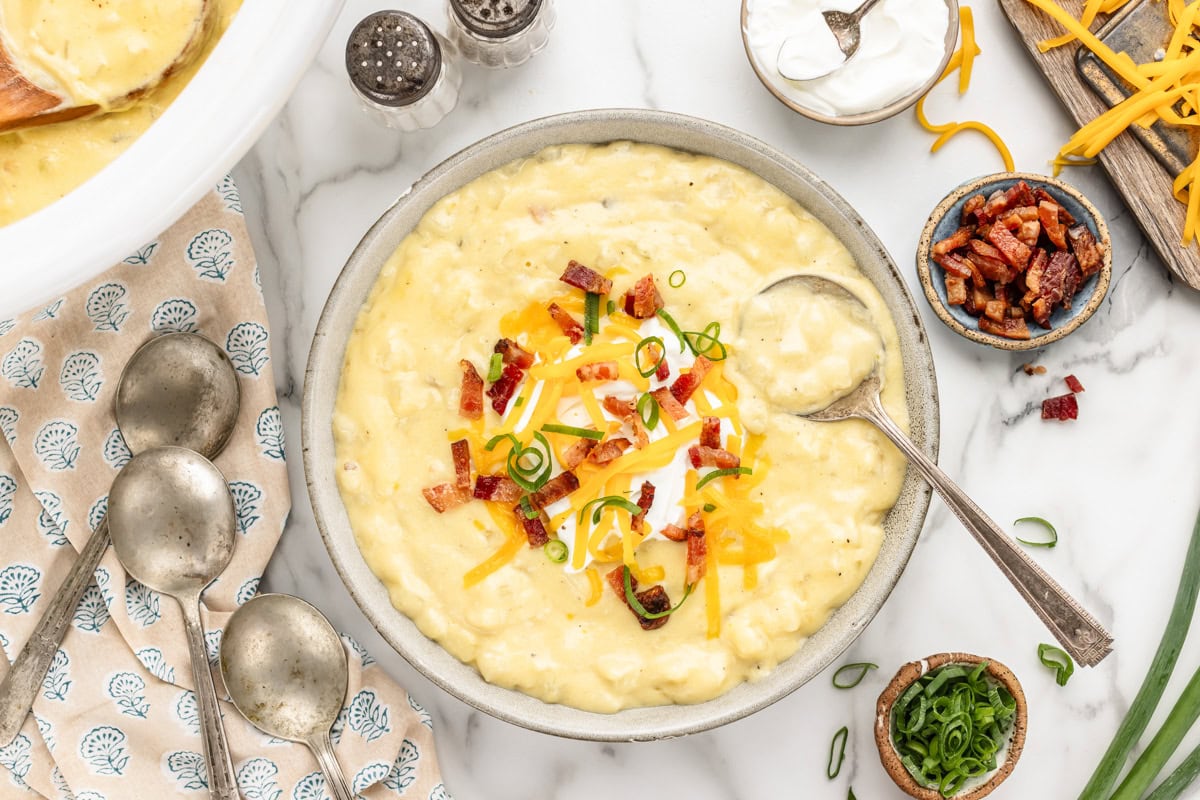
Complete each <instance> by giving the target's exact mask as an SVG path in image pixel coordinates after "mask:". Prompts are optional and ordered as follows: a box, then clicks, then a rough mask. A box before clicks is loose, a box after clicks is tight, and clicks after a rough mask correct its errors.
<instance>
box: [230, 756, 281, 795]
mask: <svg viewBox="0 0 1200 800" xmlns="http://www.w3.org/2000/svg"><path fill="white" fill-rule="evenodd" d="M278 774H279V767H277V766H276V765H275V762H274V761H271V760H270V759H267V758H252V759H250V760H249V761H247V762H246V763H245V764H242V766H241V768H240V769H239V770H238V771H237V782H238V787H239V788H241V790H242V795H243V796H244V797H245V798H246V800H279V796H280V795H282V794H283V790H282V789H280V788H279V784H278V783H277V782H276V780H275V776H276V775H278Z"/></svg>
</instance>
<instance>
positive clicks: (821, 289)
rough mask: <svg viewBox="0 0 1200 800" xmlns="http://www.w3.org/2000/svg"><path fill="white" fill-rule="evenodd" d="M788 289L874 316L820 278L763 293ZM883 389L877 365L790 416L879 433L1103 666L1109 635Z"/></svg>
mask: <svg viewBox="0 0 1200 800" xmlns="http://www.w3.org/2000/svg"><path fill="white" fill-rule="evenodd" d="M789 286H804V287H805V288H807V289H808V290H809V291H811V292H815V293H818V294H825V295H827V296H831V297H834V298H837V299H838V300H840V301H842V302H845V303H847V304H848V309H847V310H848V311H850V312H851V313H854V314H856V315H857V316H860V317H861V316H862V315H864V314H865V315H869V311H867V308H866V306H865V305H864V304H863V302H862V301H861V300H860V299H859V298H858V297H856V296H855V295H854V294H853V293H852V292H851V291H849V290H848V289H847V288H846V287H844V286H842V285H841V284H840V283H837V282H835V281H831V280H829V279H827V278H822V277H819V276H816V275H793V276H790V277H787V278H784V279H783V280H781V281H777V282H776V283H773V284H771V285H770V286H768V287H767V288H766V289H763V292H764V293H765V292H772V291H778V290H779V289H781V288H784V287H789ZM880 389H881V382H880V379H879V373H878V365H876V369H875V370H874V371H873V372H872V373H871V374H870V375H869V376H867V378H866V379H865V380H863V381H862V382H861V383H860V384H859V385H858V386H857V387H855V388H854V389H852V390H850V392H849V393H848V394H846V395H844V396H842V397H841V398H839V399H837V400H835V401H834V402H832V403H830V404H829V405H828V406H826V407H825V408H823V409H819V410H816V411H813V410H810V409H804V410H803V411H795V410H792V409H785V410H789V411H792V413H797V414H798V415H799V416H801V417H803V418H805V419H811V420H817V421H820V422H838V421H841V420H845V419H863V420H866V421H867V422H870V423H871V424H872V425H874V426H875V427H877V428H879V430H880V431H882V432H883V433H884V435H885V436H887V437H888V438H889V439H891V440H892V443H893V444H895V445H896V447H897V448H899V450H900V452H902V453H903V454H904V455H905V457H907V458H908V461H909V463H910V464H912V465H913V466H914V467H916V468H917V471H918V472H920V473H921V475H923V476H924V477H925V480H927V481H928V482H929V485H930V486H932V487H933V488H934V489H936V490H937V492H938V494H940V495H941V496H942V500H944V501H945V503H946V505H947V506H948V507H949V508H950V510H951V511H953V512H954V515H955V516H956V517H958V519H959V521H961V522H962V524H963V526H964V527H966V529H967V531H969V532H970V533H971V535H972V536H974V537H975V540H976V541H977V542H979V544H980V545H982V546H983V549H984V550H985V551H987V554H988V555H989V556H991V558H992V560H993V561H995V562H996V565H997V566H999V567H1000V570H1001V571H1002V572H1003V573H1004V574H1005V576H1007V577H1008V579H1009V581H1011V582H1012V584H1013V586H1015V587H1016V589H1017V591H1018V592H1020V593H1021V596H1022V597H1024V598H1025V601H1026V602H1027V603H1029V605H1030V606H1031V607H1032V608H1033V610H1034V611H1035V612H1036V613H1037V615H1038V616H1039V617H1040V618H1041V620H1042V622H1044V623H1045V624H1046V626H1047V627H1048V628H1049V629H1050V632H1051V633H1053V634H1054V637H1055V638H1056V639H1058V641H1059V642H1060V643H1061V644H1062V646H1063V648H1064V649H1065V650H1066V651H1067V652H1068V653H1070V654H1071V657H1072V658H1074V659H1075V660H1076V661H1077V662H1079V663H1080V664H1083V665H1085V666H1089V667H1090V666H1095V665H1096V664H1098V663H1100V661H1101V660H1102V659H1103V658H1104V657H1105V656H1106V655H1108V654H1109V653H1110V652H1112V647H1111V645H1112V641H1113V640H1112V636H1110V635H1109V633H1108V631H1106V630H1105V629H1104V627H1103V626H1102V625H1101V624H1100V623H1099V622H1097V621H1096V619H1095V618H1094V617H1093V616H1092V615H1091V614H1089V613H1088V612H1087V611H1085V610H1084V609H1083V607H1082V606H1081V605H1080V604H1079V603H1078V601H1076V600H1075V599H1074V598H1072V597H1071V595H1070V594H1068V593H1067V591H1066V590H1065V589H1063V588H1062V587H1061V586H1059V585H1058V583H1057V582H1055V580H1054V579H1053V578H1051V577H1050V576H1049V575H1047V574H1046V572H1045V571H1044V570H1043V569H1042V568H1041V567H1040V566H1038V564H1037V563H1036V562H1035V561H1034V560H1033V559H1031V558H1030V557H1029V556H1028V555H1026V554H1025V553H1024V552H1023V551H1022V550H1021V549H1020V548H1018V547H1017V546H1016V545H1015V544H1013V542H1012V539H1010V538H1009V537H1008V536H1007V535H1005V534H1004V532H1003V531H1001V530H1000V528H999V527H998V526H997V525H996V523H995V522H993V521H992V520H991V518H990V517H988V515H987V514H985V513H983V510H982V509H980V508H979V506H977V505H976V504H975V503H974V501H972V500H971V498H970V497H968V496H967V494H966V493H965V492H964V491H963V490H962V489H960V488H959V487H958V485H957V484H955V483H954V481H952V480H951V479H950V476H948V475H947V474H946V473H945V472H943V471H942V470H941V468H940V467H938V465H937V464H935V463H934V462H933V461H932V460H930V459H929V457H928V456H926V455H925V454H924V453H923V452H921V449H920V448H918V447H917V446H916V445H915V444H913V442H912V440H911V439H909V438H908V436H907V435H905V433H904V431H902V430H900V428H899V427H898V426H897V425H896V423H895V422H893V421H892V420H891V418H890V417H888V415H887V412H886V411H885V410H884V408H883V403H882V402H881V401H880V398H879V392H880Z"/></svg>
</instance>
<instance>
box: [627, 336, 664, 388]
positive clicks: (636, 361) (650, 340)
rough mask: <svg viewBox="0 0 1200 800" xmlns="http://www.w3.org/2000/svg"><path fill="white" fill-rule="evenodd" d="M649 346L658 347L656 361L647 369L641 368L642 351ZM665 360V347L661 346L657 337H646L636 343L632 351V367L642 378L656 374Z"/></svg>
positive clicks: (661, 342) (660, 341)
mask: <svg viewBox="0 0 1200 800" xmlns="http://www.w3.org/2000/svg"><path fill="white" fill-rule="evenodd" d="M650 345H655V346H657V347H658V360H657V361H655V362H654V363H653V364H652V365H650V366H649V367H642V351H643V350H645V349H646V348H647V347H649V346H650ZM666 358H667V346H666V345H665V344H663V340H662V339H661V338H660V337H658V336H647V337H646V338H645V339H642V340H641V341H640V342H638V343H637V347H635V348H634V350H633V366H634V367H635V368H636V369H637V371H638V374H639V375H641V376H642V377H643V378H649V377H650V376H651V375H653V374H654V373H656V372H658V367H659V365H660V364H662V363H663V361H664V360H666Z"/></svg>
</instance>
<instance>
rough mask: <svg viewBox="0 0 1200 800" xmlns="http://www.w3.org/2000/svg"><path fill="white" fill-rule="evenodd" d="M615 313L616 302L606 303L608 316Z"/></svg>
mask: <svg viewBox="0 0 1200 800" xmlns="http://www.w3.org/2000/svg"><path fill="white" fill-rule="evenodd" d="M616 311H617V302H616V301H615V300H609V301H608V316H610V317H611V316H612V315H613V314H615V313H616Z"/></svg>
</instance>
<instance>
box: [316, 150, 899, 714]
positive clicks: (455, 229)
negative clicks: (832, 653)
mask: <svg viewBox="0 0 1200 800" xmlns="http://www.w3.org/2000/svg"><path fill="white" fill-rule="evenodd" d="M796 271H801V272H811V273H818V274H822V275H825V276H828V277H831V278H834V279H836V280H838V281H840V282H841V283H842V284H843V285H845V286H846V287H848V288H849V289H850V290H851V291H852V292H853V293H854V294H855V295H857V296H858V297H860V298H862V300H863V301H864V303H865V304H866V306H867V309H868V312H869V314H870V318H871V322H872V323H873V326H874V328H875V329H877V330H878V332H879V333H878V335H877V337H876V338H875V339H874V344H873V345H869V344H864V341H863V340H862V338H861V337H860V336H859V335H858V333H857V332H856V331H855V330H853V328H854V326H855V324H856V323H855V321H854V320H849V321H847V320H844V319H842V320H840V321H839V317H838V316H837V315H834V314H830V313H828V309H826V308H824V307H823V306H822V304H821V303H820V302H817V301H813V300H812V298H805V297H802V296H800V297H792V298H791V299H790V300H789V296H790V295H787V294H785V295H781V296H780V297H778V298H772V299H771V302H770V303H769V304H768V305H774V304H778V303H785V304H786V305H788V306H790V308H779V309H775V311H776V312H777V314H778V315H779V316H781V317H782V319H783V322H785V323H786V324H785V325H784V326H783V330H784V332H785V341H774V342H771V341H765V342H764V341H763V340H764V339H769V336H767V335H766V334H765V333H764V331H763V330H762V329H761V326H760V328H755V327H754V325H751V324H750V323H749V322H747V323H746V326H745V327H746V330H742V328H743V320H744V319H745V318H746V317H745V314H746V312H747V309H748V307H749V306H751V305H752V304H754V303H756V302H758V303H762V302H763V301H761V300H759V301H756V300H755V297H756V295H757V292H758V291H759V290H760V289H762V288H764V287H766V286H769V285H770V284H772V283H773V282H775V281H776V280H778V279H779V278H780V277H783V276H785V275H787V274H792V273H794V272H796ZM768 310H770V308H768ZM757 324H758V323H755V325H757ZM830 326H835V327H836V326H842V327H841V328H837V329H831V328H830ZM822 328H824V330H820V329H822ZM793 339H796V341H793ZM756 340H757V343H756ZM756 348H757V349H756ZM872 348H873V349H872ZM899 353H900V350H899V343H898V341H897V338H896V331H895V326H894V324H893V322H892V320H891V318H890V316H889V314H888V311H887V308H886V306H885V304H884V302H883V300H882V298H881V297H880V296H879V294H878V293H877V292H876V290H875V289H874V287H873V286H872V285H871V283H870V282H869V281H868V280H867V279H866V278H865V277H864V276H863V275H862V274H861V273H860V272H859V271H858V270H857V269H856V267H855V264H854V262H853V260H852V258H851V256H850V254H849V253H848V252H847V250H846V248H845V247H844V246H843V245H842V244H841V243H840V242H838V240H837V239H835V238H834V237H833V236H832V234H830V232H829V231H828V230H827V229H826V228H825V227H824V226H823V225H821V224H820V223H819V222H817V221H816V220H815V219H814V218H813V217H812V216H810V215H809V214H808V213H807V212H806V211H804V209H802V208H800V207H799V206H798V205H797V204H796V203H795V202H794V201H793V200H791V199H790V198H789V197H787V196H786V195H784V194H783V193H782V192H780V191H779V190H778V189H776V188H775V187H773V186H771V185H770V184H768V183H766V182H764V181H763V180H762V179H760V178H758V177H756V176H754V175H753V174H751V173H749V172H747V171H745V170H743V169H741V168H739V167H736V166H733V165H731V164H729V163H726V162H723V161H719V160H716V159H712V158H707V157H699V156H694V155H689V154H684V153H680V152H676V151H672V150H668V149H664V148H660V147H655V146H649V145H642V144H632V143H615V144H611V145H605V146H590V145H570V146H563V147H552V148H549V149H547V150H544V151H542V152H540V153H538V154H537V155H535V156H533V157H531V158H528V159H524V160H520V161H517V162H514V163H512V164H509V165H507V166H505V167H502V168H500V169H498V170H495V171H494V172H491V173H488V174H486V175H484V176H482V177H481V178H479V179H477V180H475V181H473V182H471V183H470V184H468V185H466V186H464V187H463V188H462V189H460V190H458V191H456V192H453V193H452V194H450V195H448V196H447V197H445V198H443V199H442V200H441V201H439V202H438V203H437V204H436V205H435V206H434V207H433V208H432V209H430V211H429V212H428V213H427V214H426V215H425V217H424V218H423V219H422V220H421V222H420V223H419V224H418V225H417V227H416V228H415V230H414V231H413V232H412V233H411V234H409V236H408V237H407V238H406V239H405V240H404V241H403V242H402V243H401V245H400V247H399V248H398V249H397V250H396V252H395V253H394V254H393V255H392V256H391V258H390V259H389V260H388V262H387V263H386V265H385V266H384V268H383V269H382V271H381V272H380V275H379V278H378V279H377V282H376V284H375V286H374V288H373V289H372V291H371V294H370V296H369V298H368V300H367V302H366V304H365V305H364V307H363V309H362V311H361V312H360V314H359V317H358V320H357V322H356V325H355V328H354V331H353V333H352V335H351V337H350V340H349V342H348V344H347V349H346V356H345V364H344V366H343V372H342V379H341V385H340V388H339V393H338V398H337V403H336V409H335V413H334V418H333V421H332V424H333V432H334V438H335V443H336V450H337V464H336V469H337V477H338V481H339V486H340V488H341V493H342V499H343V501H344V504H345V507H346V510H347V513H348V515H349V519H350V522H351V525H352V527H353V530H354V535H355V538H356V540H357V543H358V546H359V548H360V550H361V551H362V554H363V556H364V558H365V559H366V561H367V563H368V564H369V565H370V566H371V568H372V570H373V571H374V572H375V574H376V575H377V576H378V577H379V579H380V580H381V581H382V582H383V584H384V585H385V586H386V587H387V588H388V590H389V592H390V596H391V600H392V603H393V604H394V605H395V606H396V608H398V609H399V610H400V611H402V612H403V613H404V614H406V615H408V616H409V617H411V618H412V619H413V620H414V621H415V623H416V624H417V625H418V627H419V628H420V629H421V630H422V631H423V632H424V633H425V634H426V635H427V636H429V637H430V638H432V639H434V640H436V641H438V642H439V643H440V644H441V645H442V646H444V647H445V648H446V649H447V650H448V651H449V652H451V653H452V654H453V655H455V656H456V657H457V658H459V659H461V660H462V661H464V662H466V663H468V664H472V665H474V666H475V667H476V668H477V669H478V670H479V672H480V674H481V675H482V676H483V677H484V679H486V680H487V681H489V682H491V683H494V684H497V685H500V686H505V687H509V688H512V689H516V690H518V691H521V692H524V693H527V694H530V695H533V696H535V697H539V698H541V699H543V700H545V701H547V702H553V703H563V704H566V705H570V706H574V707H576V708H581V709H586V710H590V711H597V712H615V711H618V710H620V709H623V708H629V707H634V706H651V705H659V704H666V703H697V702H701V701H704V700H708V699H711V698H713V697H716V696H717V695H720V694H722V693H723V692H726V691H728V690H729V689H731V688H733V687H734V686H736V685H738V684H739V683H741V682H743V681H754V680H758V679H760V678H762V677H763V676H765V675H767V674H768V673H769V672H770V671H771V670H772V669H773V668H774V667H775V666H776V665H777V664H779V662H781V661H782V660H784V659H786V658H787V657H788V656H790V655H792V654H793V653H794V652H795V651H796V650H797V648H799V647H800V646H801V645H802V644H803V643H804V641H805V639H806V638H807V637H808V636H810V635H811V634H812V633H813V632H814V631H816V630H817V629H818V628H820V627H821V625H823V624H824V623H825V621H826V620H827V619H828V618H829V616H830V614H831V613H832V612H833V611H835V610H836V609H837V608H838V607H839V606H840V605H841V604H843V603H844V602H845V601H846V600H847V599H848V598H849V597H850V595H851V594H853V592H854V591H855V589H856V588H857V587H858V586H859V585H860V584H861V583H862V581H863V579H864V578H865V576H866V574H867V571H868V570H869V569H870V568H871V565H872V564H873V562H874V560H875V557H876V555H877V553H878V551H879V546H880V542H881V539H882V536H883V528H882V522H883V518H884V516H885V515H886V514H887V512H888V511H889V510H890V509H891V507H892V506H893V505H894V503H895V502H896V498H897V497H898V495H899V492H900V486H901V482H902V480H903V477H904V468H905V465H904V460H903V457H902V456H901V455H900V454H899V452H898V451H896V450H895V449H894V448H893V447H892V446H891V445H890V444H889V443H888V442H887V441H886V440H885V439H884V438H883V436H882V435H881V434H879V433H878V432H877V431H875V430H874V429H873V428H871V427H870V426H869V425H868V424H866V423H862V422H858V421H848V422H840V423H817V422H810V421H807V420H803V419H800V418H798V417H796V416H794V415H792V414H790V413H787V412H786V411H784V410H782V408H781V404H780V399H779V398H778V397H776V396H775V393H774V392H773V391H771V390H769V388H768V390H767V391H762V390H760V389H758V388H757V387H758V386H765V387H770V386H771V385H772V383H771V381H770V380H762V377H763V376H762V373H767V374H768V375H770V376H774V375H776V374H779V375H784V374H786V375H790V376H793V377H794V378H795V380H794V381H792V383H791V384H789V385H801V384H802V385H803V387H804V397H805V399H806V401H808V402H813V403H821V402H822V400H824V402H830V401H832V400H833V399H835V398H836V397H837V396H839V395H841V394H843V393H844V392H845V383H846V382H847V380H848V378H847V376H851V375H854V374H857V372H859V371H861V369H862V362H863V359H869V360H870V361H871V363H872V364H873V363H874V361H876V360H877V361H878V362H879V364H880V366H879V369H880V371H881V375H882V376H883V377H884V379H885V386H884V391H883V400H884V405H885V406H886V407H887V410H888V413H889V414H891V415H892V417H893V418H894V419H896V420H897V421H898V422H899V423H900V424H901V425H903V426H905V427H907V414H906V407H905V403H904V387H903V377H902V368H901V361H900V354H899ZM839 359H840V361H839ZM485 388H486V392H485ZM781 391H782V390H781ZM822 391H824V392H825V393H826V395H828V397H827V398H822V396H821V393H822ZM785 394H786V392H785Z"/></svg>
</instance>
